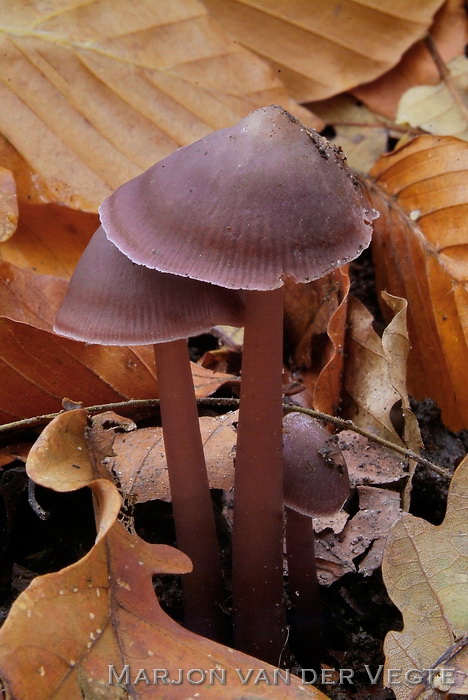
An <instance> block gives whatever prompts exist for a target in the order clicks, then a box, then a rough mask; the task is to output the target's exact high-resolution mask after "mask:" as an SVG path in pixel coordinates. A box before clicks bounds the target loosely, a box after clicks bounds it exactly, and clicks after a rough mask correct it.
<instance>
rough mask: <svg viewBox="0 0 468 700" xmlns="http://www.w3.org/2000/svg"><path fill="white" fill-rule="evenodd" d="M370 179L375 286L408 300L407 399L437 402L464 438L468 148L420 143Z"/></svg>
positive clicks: (433, 140)
mask: <svg viewBox="0 0 468 700" xmlns="http://www.w3.org/2000/svg"><path fill="white" fill-rule="evenodd" d="M372 175H373V177H374V178H375V179H376V186H373V185H372V184H370V186H369V191H370V196H371V200H372V203H373V206H374V207H375V208H376V209H378V210H379V211H380V217H379V218H378V219H377V220H376V221H375V222H374V237H373V242H372V251H373V257H374V264H375V269H376V275H377V283H378V286H379V288H380V289H384V290H386V291H388V292H390V293H391V294H392V295H395V296H400V297H404V298H405V299H407V300H408V332H409V339H410V345H411V350H410V353H409V356H408V391H409V392H410V393H411V394H412V395H414V396H415V397H416V398H417V399H423V398H426V397H431V398H433V399H434V400H435V401H436V402H437V404H438V405H439V406H440V408H441V409H442V418H443V420H444V422H445V424H446V425H447V426H448V427H449V428H450V429H452V430H460V429H462V428H465V427H466V425H467V423H468V384H467V383H466V382H463V381H460V378H461V377H463V376H464V373H465V371H466V365H467V362H468V314H467V308H468V253H467V251H468V225H467V211H468V200H467V196H466V192H467V185H468V144H467V143H466V142H465V141H461V140H459V139H456V138H453V137H449V136H445V137H444V136H438V137H436V136H421V137H417V138H416V139H413V140H412V141H410V142H409V143H407V144H406V145H403V146H401V147H400V148H399V149H397V150H396V151H394V152H393V153H390V154H388V155H385V156H382V157H381V158H380V159H379V160H378V161H377V163H376V165H375V167H374V168H373V170H372ZM395 202H396V204H397V206H395ZM383 312H384V314H385V313H386V309H385V308H383Z"/></svg>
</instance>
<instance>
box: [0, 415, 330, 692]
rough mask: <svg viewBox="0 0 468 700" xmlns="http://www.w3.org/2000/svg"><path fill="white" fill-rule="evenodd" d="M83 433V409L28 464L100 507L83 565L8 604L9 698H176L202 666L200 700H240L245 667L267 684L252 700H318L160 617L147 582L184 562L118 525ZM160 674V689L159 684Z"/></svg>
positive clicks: (32, 471) (5, 666)
mask: <svg viewBox="0 0 468 700" xmlns="http://www.w3.org/2000/svg"><path fill="white" fill-rule="evenodd" d="M85 426H86V412H85V411H82V410H78V411H70V412H69V413H65V414H63V415H61V416H59V417H58V418H56V419H55V421H54V424H50V425H49V426H48V427H47V428H46V429H45V431H44V432H43V433H42V435H41V437H40V438H39V440H38V441H37V442H36V444H35V445H34V447H33V450H32V452H31V454H30V457H29V459H28V465H27V469H28V474H29V475H30V477H31V478H33V479H34V480H35V481H36V483H39V484H41V485H43V486H48V487H49V488H53V489H55V490H59V491H66V490H70V489H71V490H74V489H76V488H80V487H81V486H84V485H88V486H91V487H92V488H93V490H94V491H95V495H96V496H97V497H98V501H99V503H98V513H99V514H100V527H99V533H98V537H97V541H96V544H95V546H94V547H93V548H92V549H91V551H90V552H89V553H88V554H87V555H86V556H85V557H84V558H83V559H81V560H80V561H78V562H76V563H75V564H73V565H71V566H69V567H67V568H66V569H63V570H62V571H59V572H58V573H54V574H48V575H46V576H40V577H37V578H36V579H35V580H34V581H33V582H32V584H31V585H30V586H29V588H28V589H27V590H26V591H25V592H24V593H23V594H22V595H21V596H20V597H19V598H18V599H17V601H16V602H15V603H14V605H13V607H12V609H11V612H10V615H9V617H8V619H7V621H6V622H5V625H4V626H3V628H2V630H1V632H0V674H1V676H2V678H3V682H4V684H5V687H6V691H7V697H11V698H13V697H34V698H38V700H43V699H44V700H46V699H47V700H48V699H49V698H60V699H61V698H64V699H65V698H67V699H70V700H73V699H74V698H81V697H83V696H85V697H103V696H104V697H108V698H120V697H126V695H127V694H131V695H132V696H133V697H140V695H141V696H143V695H144V696H145V697H150V698H155V699H156V698H157V699H158V700H165V699H166V698H167V699H169V698H181V699H182V698H186V697H187V687H190V682H189V681H188V680H187V677H185V679H184V682H182V683H181V684H173V683H170V680H171V679H172V680H173V681H174V682H175V683H176V682H177V679H178V673H179V669H181V670H182V671H183V672H184V673H185V676H186V674H187V673H188V672H189V671H190V669H202V671H200V673H206V675H207V680H206V682H205V683H203V686H202V687H203V695H204V696H209V697H213V698H226V699H227V698H232V699H233V700H234V698H239V697H240V696H241V695H242V689H243V687H244V686H245V684H246V683H243V682H242V677H244V678H246V677H247V678H248V677H249V668H252V669H253V672H251V673H250V676H252V673H253V677H252V681H251V682H252V683H254V682H255V679H256V678H257V675H258V673H262V671H261V670H262V669H264V673H263V676H262V677H263V679H265V677H266V678H267V681H265V680H264V681H263V682H259V683H255V688H254V696H255V697H259V698H261V697H271V698H278V699H279V698H301V697H305V698H307V697H310V698H317V700H318V699H319V698H325V696H324V695H323V694H322V693H320V692H319V691H318V690H315V689H312V688H311V689H308V688H305V687H304V686H302V685H301V683H300V680H299V678H297V679H296V678H295V677H294V676H291V677H290V678H289V679H288V683H287V684H284V685H282V687H281V689H278V688H276V687H275V686H274V685H273V684H272V682H271V679H273V678H274V669H273V667H271V666H268V664H264V663H262V662H261V661H258V660H257V659H253V658H251V657H248V656H246V655H245V654H241V653H240V652H237V651H234V650H232V649H229V648H227V647H223V646H221V645H220V644H216V643H214V642H212V641H210V640H208V639H204V638H202V637H199V636H197V635H195V634H193V633H191V632H189V631H187V630H185V629H184V628H182V627H180V626H179V625H178V624H177V623H175V622H174V621H173V620H172V619H171V618H170V617H168V616H167V615H166V614H165V613H164V612H163V611H162V610H161V608H160V606H159V603H158V601H157V598H156V596H155V593H154V589H153V584H152V576H153V575H154V574H162V573H179V574H183V573H188V572H189V571H190V569H191V566H190V562H189V559H188V557H186V556H185V555H184V554H182V553H181V552H179V551H177V550H176V549H173V548H171V547H168V546H166V545H151V544H148V543H146V542H144V541H143V540H141V539H140V538H139V537H138V536H136V535H135V534H134V533H130V532H128V531H127V530H126V529H125V528H124V527H123V525H122V524H121V523H119V522H115V519H116V516H117V513H118V510H119V506H120V498H119V496H118V494H117V489H116V488H115V486H114V485H113V484H112V483H110V482H109V481H104V480H102V479H96V478H95V477H96V474H97V473H98V472H97V471H96V464H94V463H93V456H92V451H91V452H89V451H88V448H89V440H88V438H87V436H86V431H85ZM44 433H46V435H45V437H44V438H43V439H41V438H42V437H43V436H44ZM77 467H79V469H77ZM74 474H78V478H77V479H74V478H73V476H74ZM109 666H113V668H114V672H112V671H110V670H109ZM126 669H127V670H126ZM155 669H159V671H160V679H159V681H157V680H156V681H155ZM204 669H206V671H205V670H204ZM210 669H211V670H212V672H213V673H214V672H216V671H218V677H220V676H221V678H222V677H224V679H225V681H226V683H225V685H224V684H222V683H221V682H218V681H217V680H214V681H213V683H211V684H210V682H209V680H210V675H209V674H210ZM236 669H239V671H237V670H236ZM164 670H165V671H166V682H164V681H163V680H161V673H162V675H164V673H163V672H164ZM127 672H128V677H127V676H126V674H127ZM122 673H123V676H122V677H121V674H122ZM221 674H222V675H221ZM168 676H169V679H170V680H169V681H168V680H167V677H168ZM119 677H121V681H120V683H119V681H118V678H119ZM199 678H200V675H197V674H195V675H194V680H196V681H198V680H199ZM135 681H137V682H135ZM268 681H269V682H268ZM247 684H248V681H247Z"/></svg>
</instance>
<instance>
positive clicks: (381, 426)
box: [345, 295, 421, 449]
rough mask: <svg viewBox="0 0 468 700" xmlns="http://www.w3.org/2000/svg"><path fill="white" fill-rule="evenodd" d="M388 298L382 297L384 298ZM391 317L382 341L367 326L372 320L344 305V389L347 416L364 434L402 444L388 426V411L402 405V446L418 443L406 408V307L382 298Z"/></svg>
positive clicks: (357, 307)
mask: <svg viewBox="0 0 468 700" xmlns="http://www.w3.org/2000/svg"><path fill="white" fill-rule="evenodd" d="M387 296H388V295H387ZM388 300H390V301H391V303H392V304H393V309H394V311H395V312H396V313H395V315H394V317H393V319H392V321H391V322H390V323H389V325H388V327H387V328H386V329H385V331H384V334H383V336H382V339H380V338H379V336H378V335H377V333H376V332H375V331H374V329H373V327H372V323H373V317H372V315H371V314H370V312H369V311H367V309H366V308H365V307H364V305H363V304H361V302H359V301H358V300H357V299H355V298H352V297H350V300H349V307H348V308H349V314H348V321H349V338H348V345H347V350H348V358H347V364H346V368H345V387H346V391H347V393H348V396H349V402H348V408H347V416H348V417H349V418H352V419H353V420H354V422H355V423H356V424H357V425H359V426H361V427H362V428H364V429H366V430H368V431H369V432H373V433H377V434H378V435H379V436H380V437H383V438H385V439H388V440H391V441H392V442H396V443H398V444H402V440H401V438H400V437H399V435H398V433H397V432H396V430H395V427H394V425H393V422H392V416H391V412H392V408H393V407H394V406H395V404H398V402H400V401H401V402H402V403H403V412H404V418H405V431H406V434H405V438H406V439H408V440H409V443H411V444H409V443H408V445H407V446H408V447H410V448H411V449H417V448H418V446H419V445H420V444H421V443H420V438H419V435H418V429H417V422H416V419H415V418H414V416H413V415H412V413H411V411H410V409H409V403H408V395H407V392H406V382H405V379H406V356H407V352H408V349H409V342H408V336H407V332H406V302H405V300H404V299H397V298H396V297H395V298H393V300H391V299H390V297H389V296H388Z"/></svg>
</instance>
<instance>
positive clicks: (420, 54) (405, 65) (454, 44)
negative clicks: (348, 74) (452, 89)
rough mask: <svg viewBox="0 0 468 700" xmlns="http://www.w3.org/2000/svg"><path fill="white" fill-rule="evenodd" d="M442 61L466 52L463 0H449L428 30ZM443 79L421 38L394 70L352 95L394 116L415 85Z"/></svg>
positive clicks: (383, 112) (355, 90) (374, 109)
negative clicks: (405, 94) (403, 97)
mask: <svg viewBox="0 0 468 700" xmlns="http://www.w3.org/2000/svg"><path fill="white" fill-rule="evenodd" d="M429 33H430V36H431V37H432V39H433V41H434V43H435V45H436V47H437V51H438V52H439V54H440V56H441V58H442V60H444V61H446V62H448V61H450V60H451V59H452V58H455V56H461V55H463V54H464V51H465V45H466V41H467V38H468V27H467V23H466V13H465V7H464V0H446V1H445V2H444V3H443V4H442V7H441V8H440V10H439V11H438V12H437V14H436V15H435V18H434V22H433V24H432V26H431V27H430V30H429ZM439 81H440V75H439V71H438V70H437V67H436V65H435V63H434V60H433V58H432V57H431V55H430V53H429V51H428V49H427V46H426V44H425V43H424V41H418V42H416V43H415V44H414V45H413V46H411V47H410V48H409V49H408V50H407V51H406V52H405V53H404V55H403V56H402V59H401V61H400V62H399V63H398V65H396V66H395V68H393V69H392V70H390V71H388V72H387V73H385V74H384V75H382V76H381V77H380V78H377V80H372V81H371V82H370V83H367V84H365V85H359V86H358V87H357V88H355V89H354V90H353V94H354V95H355V96H356V97H357V98H358V99H359V100H362V102H364V103H365V104H366V105H367V106H368V107H369V108H370V109H371V110H372V111H373V112H377V113H379V114H383V115H384V116H386V117H388V118H389V119H394V118H395V116H396V113H397V108H398V103H399V101H400V98H401V96H402V95H403V94H404V93H405V92H406V91H407V90H408V89H409V88H411V87H413V86H415V85H433V84H436V83H438V82H439Z"/></svg>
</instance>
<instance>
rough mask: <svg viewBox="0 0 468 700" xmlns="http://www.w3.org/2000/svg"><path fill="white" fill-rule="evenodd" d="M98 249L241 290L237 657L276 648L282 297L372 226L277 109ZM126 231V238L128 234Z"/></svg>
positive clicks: (165, 183) (126, 190)
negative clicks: (286, 284)
mask: <svg viewBox="0 0 468 700" xmlns="http://www.w3.org/2000/svg"><path fill="white" fill-rule="evenodd" d="M100 217H101V222H102V225H103V227H104V229H105V231H106V233H107V236H108V238H109V239H110V240H111V241H112V242H113V243H114V244H115V245H116V246H117V247H118V248H119V249H120V250H121V251H122V252H123V253H124V254H125V255H127V256H128V257H129V258H131V259H132V260H133V261H135V262H137V263H138V264H141V265H147V266H148V267H152V268H154V269H157V270H160V271H161V272H169V273H171V274H177V275H181V276H188V277H191V278H194V279H198V280H203V281H206V282H211V283H212V284H216V285H219V286H222V287H226V288H230V289H238V290H247V291H245V292H244V294H243V298H244V300H245V307H246V308H245V314H246V316H245V335H244V339H245V342H244V348H243V359H242V380H241V397H240V413H239V427H238V442H237V456H236V472H235V488H234V493H235V499H234V532H233V616H234V642H235V645H236V646H237V647H238V648H240V649H242V650H243V651H246V652H248V653H251V654H254V655H256V656H259V657H261V658H263V659H264V660H266V661H269V662H271V663H277V662H278V658H279V656H280V653H281V650H282V649H283V647H284V644H285V640H286V637H287V634H286V623H285V615H284V606H283V603H282V596H283V577H282V512H283V493H282V484H283V475H282V469H283V464H282V430H281V420H282V407H281V403H282V380H281V374H282V323H283V294H282V285H283V280H284V278H286V277H291V278H292V279H293V280H296V281H298V282H306V281H308V280H312V279H316V278H319V277H321V276H323V275H324V274H325V273H326V272H328V271H330V270H332V269H334V268H336V267H339V266H340V265H343V264H344V263H345V262H348V261H349V260H352V259H353V258H355V257H356V256H357V255H358V254H359V253H360V251H361V250H362V249H363V248H365V247H367V246H368V245H369V241H370V235H371V225H370V224H371V221H372V218H374V213H373V212H372V211H369V210H368V209H366V206H365V202H364V200H363V197H362V194H361V193H360V191H359V184H358V182H357V180H356V178H355V177H354V176H353V175H352V173H351V171H350V170H349V169H348V167H347V165H346V163H345V159H344V157H343V155H342V153H341V151H340V150H339V149H337V148H335V147H333V146H331V145H330V144H329V143H328V141H327V140H326V139H324V138H323V137H321V136H320V135H319V134H317V133H316V132H315V131H313V130H311V129H308V128H307V127H305V126H303V125H302V124H301V123H300V122H299V121H298V120H297V119H295V118H294V117H293V116H292V115H291V114H289V113H288V112H286V111H285V110H284V109H283V108H282V107H279V106H276V105H273V106H270V107H265V108H261V109H258V110H256V111H255V112H252V113H251V114H249V115H248V116H247V117H245V118H244V119H242V120H241V121H240V122H239V123H238V124H237V125H235V126H233V127H230V128H227V129H221V130H220V131H216V132H214V133H212V134H209V135H208V136H206V137H204V138H203V139H201V140H200V141H198V142H196V143H194V144H192V145H190V146H186V147H184V148H181V149H179V150H177V151H175V152H174V153H172V154H171V155H170V156H168V157H167V158H165V159H164V160H162V161H160V162H158V163H156V165H154V166H153V167H151V168H149V170H147V171H145V172H144V173H142V174H141V175H139V176H138V177H136V178H134V179H133V180H130V181H129V182H127V183H126V184H124V185H122V186H121V187H120V188H118V189H117V190H116V192H114V193H113V194H112V195H111V196H110V197H109V198H108V199H107V200H105V201H104V203H103V204H102V205H101V207H100ZM135 231H138V236H135V235H134V232H135Z"/></svg>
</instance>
